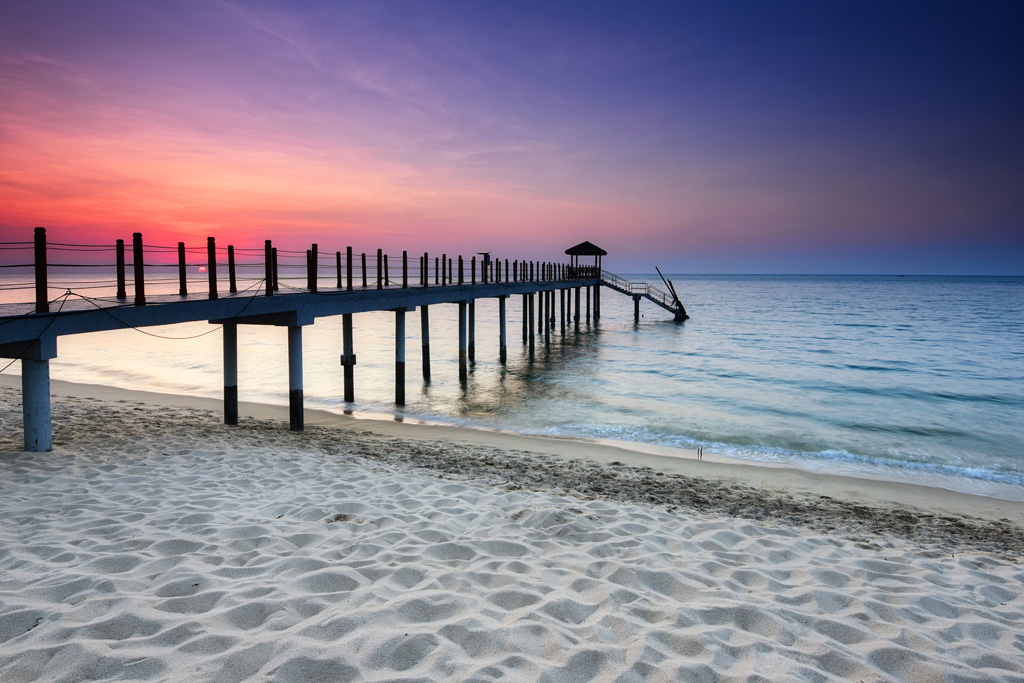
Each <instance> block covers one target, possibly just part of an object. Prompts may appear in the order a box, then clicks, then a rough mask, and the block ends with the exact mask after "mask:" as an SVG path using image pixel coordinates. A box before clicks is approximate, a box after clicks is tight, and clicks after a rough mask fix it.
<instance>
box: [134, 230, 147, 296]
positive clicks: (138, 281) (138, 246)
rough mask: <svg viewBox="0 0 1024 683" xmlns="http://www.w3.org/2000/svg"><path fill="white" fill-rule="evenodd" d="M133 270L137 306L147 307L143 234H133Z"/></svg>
mask: <svg viewBox="0 0 1024 683" xmlns="http://www.w3.org/2000/svg"><path fill="white" fill-rule="evenodd" d="M132 270H134V271H135V305H136V306H145V305H146V272H145V265H144V264H143V262H142V233H141V232H135V233H132Z"/></svg>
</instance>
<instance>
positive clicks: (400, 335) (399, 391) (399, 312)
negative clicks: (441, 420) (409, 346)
mask: <svg viewBox="0 0 1024 683" xmlns="http://www.w3.org/2000/svg"><path fill="white" fill-rule="evenodd" d="M395 405H399V406H404V405H405V309H404V308H396V309H395Z"/></svg>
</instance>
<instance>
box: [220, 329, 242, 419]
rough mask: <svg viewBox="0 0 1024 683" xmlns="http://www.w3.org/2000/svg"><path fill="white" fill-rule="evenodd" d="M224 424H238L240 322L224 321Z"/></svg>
mask: <svg viewBox="0 0 1024 683" xmlns="http://www.w3.org/2000/svg"><path fill="white" fill-rule="evenodd" d="M222 330H223V334H224V424H226V425H236V424H238V323H224V326H223V328H222Z"/></svg>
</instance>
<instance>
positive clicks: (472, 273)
mask: <svg viewBox="0 0 1024 683" xmlns="http://www.w3.org/2000/svg"><path fill="white" fill-rule="evenodd" d="M469 262H470V264H472V265H471V266H470V269H469V272H470V280H469V281H470V283H471V284H474V285H475V284H476V256H473V257H472V258H470V259H469Z"/></svg>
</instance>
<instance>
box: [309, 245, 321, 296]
mask: <svg viewBox="0 0 1024 683" xmlns="http://www.w3.org/2000/svg"><path fill="white" fill-rule="evenodd" d="M319 266H320V248H319V246H317V244H315V243H314V244H313V248H312V249H311V250H310V252H309V291H311V292H313V293H314V294H315V293H316V291H317V279H318V278H317V275H318V273H317V270H318V268H319Z"/></svg>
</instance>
